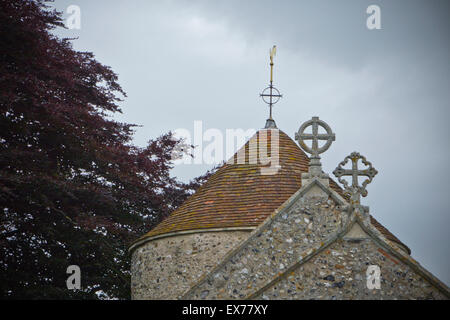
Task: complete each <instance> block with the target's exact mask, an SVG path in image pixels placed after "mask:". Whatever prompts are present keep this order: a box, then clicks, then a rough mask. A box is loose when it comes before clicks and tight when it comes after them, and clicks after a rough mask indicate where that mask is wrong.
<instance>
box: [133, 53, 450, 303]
mask: <svg viewBox="0 0 450 320" xmlns="http://www.w3.org/2000/svg"><path fill="white" fill-rule="evenodd" d="M274 55H275V47H274V48H273V49H272V50H271V54H270V67H271V77H270V85H269V87H267V88H266V89H265V90H264V91H263V93H262V94H261V96H262V98H263V99H264V101H265V102H267V103H268V104H269V107H270V115H269V118H268V119H267V121H266V125H265V128H263V129H261V130H259V131H258V132H257V133H256V134H255V135H254V136H253V137H251V138H250V140H249V141H247V143H246V144H245V145H244V146H243V147H242V148H241V149H240V150H239V151H238V152H237V153H236V154H235V155H234V156H233V157H232V158H231V159H230V160H229V161H227V163H225V164H224V165H223V166H222V167H220V168H219V169H218V170H217V171H216V172H215V173H214V174H213V175H212V176H211V177H210V178H209V179H208V181H207V182H206V183H205V184H204V185H203V186H202V187H200V188H199V190H197V192H196V193H195V194H193V195H192V196H191V197H190V198H188V199H187V200H186V201H185V202H184V203H183V204H182V205H181V206H180V207H179V208H178V209H177V210H175V211H174V212H173V213H172V214H171V215H170V216H169V217H168V218H167V219H165V220H163V221H162V222H161V223H159V224H158V225H157V226H156V227H155V228H153V229H152V230H150V231H149V232H148V233H147V234H145V235H144V236H142V237H141V238H139V239H137V240H136V241H135V242H134V243H133V244H132V246H131V247H130V252H131V254H132V261H131V274H132V280H131V290H132V298H133V299H448V298H449V297H450V291H449V289H448V287H447V286H446V285H445V284H443V283H442V282H441V281H439V280H438V279H437V278H435V277H434V276H433V275H431V274H430V273H429V272H428V271H427V270H425V269H424V268H423V267H421V266H420V264H418V263H417V262H416V261H415V260H414V259H413V258H411V256H410V254H411V251H410V249H409V248H408V247H407V246H406V245H405V244H404V243H402V242H401V241H400V240H399V239H398V238H397V237H395V236H394V235H393V234H392V233H390V232H389V231H388V230H387V229H386V228H385V227H383V226H382V225H381V224H380V223H378V222H377V221H376V220H375V218H374V217H373V216H372V215H371V214H370V213H369V208H368V207H366V206H364V205H362V204H361V197H364V196H366V195H367V190H366V187H367V185H368V184H369V183H370V182H371V181H372V179H373V178H374V177H375V175H376V174H377V171H376V170H375V169H374V167H373V166H372V164H371V163H370V162H369V161H368V160H367V159H366V158H365V157H364V156H362V155H360V154H359V153H357V152H353V153H351V154H350V155H349V156H347V157H346V158H344V161H342V162H341V163H340V164H339V165H338V167H337V168H336V170H335V171H334V172H333V173H334V175H335V176H336V177H337V178H338V181H339V182H340V183H341V184H342V185H343V188H341V187H340V186H339V185H338V184H337V183H336V182H335V181H334V180H333V179H331V178H330V177H329V176H328V174H326V173H324V172H323V171H322V168H321V164H320V156H319V155H320V154H322V153H324V152H325V151H327V149H328V148H329V147H330V145H331V143H332V141H334V139H335V134H334V133H333V132H332V130H331V128H330V127H329V126H328V125H327V124H326V123H325V122H324V121H322V120H321V119H319V118H318V117H313V118H312V119H311V120H308V121H306V122H305V123H304V124H303V125H302V126H301V127H300V129H299V131H298V132H297V133H296V135H295V137H296V139H297V140H298V142H299V145H300V147H301V148H300V147H299V146H298V145H297V144H296V143H295V142H294V141H293V140H292V139H291V138H290V137H289V136H288V135H287V134H286V133H284V132H283V131H281V130H279V129H278V128H277V126H276V124H275V121H274V120H273V118H272V106H273V104H274V103H276V102H277V101H278V99H280V98H281V94H280V93H279V91H278V90H277V89H276V88H275V87H274V86H273V84H272V79H273V76H272V75H273V57H274ZM309 127H311V133H307V132H306V131H307V129H309ZM320 128H322V129H324V130H325V133H319V129H320ZM321 140H322V141H324V144H323V146H320V145H319V141H321ZM309 142H311V146H308V143H309ZM302 149H303V150H302ZM305 152H307V153H309V154H310V157H308V156H307V155H306V153H305ZM349 164H350V165H351V167H350V168H348V165H349ZM346 176H348V177H349V178H351V185H350V184H349V183H348V182H347V180H345V179H344V178H345V177H346ZM360 177H363V178H365V180H364V181H363V182H362V183H359V181H360V180H359V179H358V178H360Z"/></svg>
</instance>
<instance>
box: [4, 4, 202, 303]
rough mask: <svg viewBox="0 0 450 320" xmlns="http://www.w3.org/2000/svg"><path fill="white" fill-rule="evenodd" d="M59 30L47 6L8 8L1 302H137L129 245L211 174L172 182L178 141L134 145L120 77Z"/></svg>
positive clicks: (58, 16) (55, 15) (166, 139)
mask: <svg viewBox="0 0 450 320" xmlns="http://www.w3.org/2000/svg"><path fill="white" fill-rule="evenodd" d="M57 27H63V23H62V18H61V13H60V12H57V11H55V10H51V9H50V7H49V6H48V5H47V4H46V3H45V2H42V1H26V0H22V1H20V0H7V1H6V0H1V1H0V210H1V215H0V217H1V218H0V219H1V220H0V296H1V297H3V298H51V299H57V298H82V299H83V298H87V299H96V298H99V297H100V298H101V297H105V298H108V297H109V298H128V297H129V292H130V288H129V285H130V283H129V282H130V277H129V260H130V259H129V256H128V253H127V247H128V245H129V244H130V242H131V241H132V240H134V239H136V238H137V237H138V236H139V235H141V234H142V233H143V232H144V231H148V230H149V228H150V227H151V226H152V224H154V223H155V222H157V221H158V220H160V219H162V218H164V217H165V216H167V215H168V214H169V213H170V211H171V210H173V209H174V208H176V207H177V206H178V205H179V204H180V203H181V202H182V201H183V200H184V199H185V198H186V197H187V196H188V195H189V194H190V193H192V192H193V190H195V189H196V188H197V187H198V186H199V185H200V184H201V182H202V181H203V178H204V177H200V178H199V179H196V180H194V181H193V182H191V183H189V184H184V183H181V182H179V181H177V180H176V179H174V178H172V177H170V175H169V171H170V169H171V152H172V150H173V149H174V147H175V146H176V144H177V141H175V140H174V139H172V137H171V134H170V133H168V134H165V135H162V136H161V137H159V138H157V139H155V140H150V141H149V142H148V145H147V147H145V148H139V147H136V146H133V144H132V141H131V140H132V135H133V125H130V124H126V123H119V122H117V121H115V120H114V119H113V117H111V115H113V114H114V113H117V112H121V111H120V108H119V103H120V101H121V98H123V97H125V93H124V91H123V90H122V88H121V87H120V85H119V84H118V82H117V81H118V78H117V75H116V74H115V73H114V72H113V71H112V70H111V68H109V67H107V66H104V65H102V64H101V63H99V62H98V61H96V60H95V58H94V56H93V54H92V53H88V52H77V51H75V50H74V49H73V48H72V45H71V41H72V40H69V39H60V38H58V37H56V36H55V35H53V34H52V33H51V31H52V29H54V28H57ZM149 107H151V106H149ZM69 265H78V266H79V267H80V269H81V290H75V291H74V290H68V289H67V287H66V279H67V277H68V276H69V275H68V274H67V273H66V269H67V267H68V266H69Z"/></svg>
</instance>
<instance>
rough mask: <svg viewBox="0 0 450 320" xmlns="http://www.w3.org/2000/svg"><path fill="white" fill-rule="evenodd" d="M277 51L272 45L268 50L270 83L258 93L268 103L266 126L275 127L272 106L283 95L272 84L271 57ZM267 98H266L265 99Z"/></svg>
mask: <svg viewBox="0 0 450 320" xmlns="http://www.w3.org/2000/svg"><path fill="white" fill-rule="evenodd" d="M276 52H277V47H276V46H273V48H272V49H271V50H270V84H269V86H268V87H267V88H265V89H264V90H263V92H262V93H261V94H260V96H261V97H262V99H263V101H264V102H265V103H267V104H268V105H269V108H270V111H269V119H267V123H266V128H267V127H268V126H269V127H275V128H276V126H275V121H273V119H272V106H273V105H274V104H275V103H277V102H278V101H279V100H280V98H281V97H282V96H283V95H281V94H280V91H278V89H277V88H275V87H274V86H273V84H272V82H273V57H274V56H275V54H276ZM267 98H268V99H267Z"/></svg>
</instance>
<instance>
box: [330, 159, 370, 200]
mask: <svg viewBox="0 0 450 320" xmlns="http://www.w3.org/2000/svg"><path fill="white" fill-rule="evenodd" d="M349 160H351V161H352V168H351V169H344V168H343V166H345V165H346V164H347V162H348V161H349ZM359 160H361V162H362V163H363V164H365V165H366V166H367V167H368V168H367V169H363V170H361V169H358V161H359ZM377 173H378V171H377V170H376V169H375V168H374V167H372V164H371V163H370V162H369V161H367V160H366V158H365V157H364V156H362V155H360V154H359V152H352V153H351V154H350V155H349V156H347V157H345V159H344V160H343V161H342V162H341V163H339V165H338V167H337V168H336V169H335V170H334V171H333V174H334V175H335V176H336V177H337V178H338V180H339V182H340V183H342V184H343V185H344V189H345V192H346V193H347V194H349V195H350V196H351V203H352V204H360V196H363V197H365V196H367V190H366V186H367V185H368V184H369V183H370V182H372V179H373V178H374V177H375V175H376V174H377ZM344 176H351V177H352V185H351V186H349V184H348V182H347V181H346V180H344V179H342V177H344ZM358 177H367V178H368V179H366V180H364V181H363V183H362V185H359V182H358Z"/></svg>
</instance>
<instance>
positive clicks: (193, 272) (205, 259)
mask: <svg viewBox="0 0 450 320" xmlns="http://www.w3.org/2000/svg"><path fill="white" fill-rule="evenodd" d="M248 235H249V231H222V232H203V233H195V234H186V235H178V236H172V237H166V238H161V239H156V240H153V241H149V242H146V243H144V244H142V245H141V246H139V247H138V248H136V249H134V251H133V253H132V258H131V296H132V299H176V298H178V296H179V295H181V294H183V293H184V292H185V291H186V290H188V289H189V288H190V287H191V286H192V285H193V284H194V283H195V282H196V281H197V280H198V279H199V278H200V276H202V275H203V273H205V272H206V271H209V270H210V269H211V268H212V267H213V266H215V265H216V264H217V263H218V262H219V261H220V259H221V258H222V257H223V256H224V255H225V254H226V253H227V252H228V251H229V250H230V249H232V248H233V247H235V246H236V245H237V244H238V243H240V242H242V241H243V240H244V239H246V238H247V237H248Z"/></svg>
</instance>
